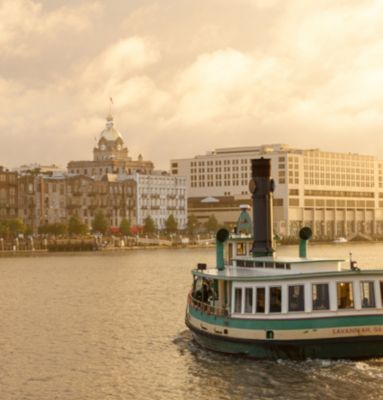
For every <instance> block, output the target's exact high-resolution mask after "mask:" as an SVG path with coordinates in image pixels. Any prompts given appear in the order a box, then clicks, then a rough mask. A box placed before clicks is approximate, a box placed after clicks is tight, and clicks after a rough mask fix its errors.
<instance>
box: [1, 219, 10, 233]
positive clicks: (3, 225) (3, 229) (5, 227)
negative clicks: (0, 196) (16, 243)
mask: <svg viewBox="0 0 383 400" xmlns="http://www.w3.org/2000/svg"><path fill="white" fill-rule="evenodd" d="M8 233H9V229H8V226H7V225H6V224H5V222H4V221H0V237H6V236H7V235H8Z"/></svg>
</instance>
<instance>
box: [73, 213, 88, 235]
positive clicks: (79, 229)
mask: <svg viewBox="0 0 383 400" xmlns="http://www.w3.org/2000/svg"><path fill="white" fill-rule="evenodd" d="M87 232H88V225H86V224H84V223H83V222H82V221H81V219H80V218H79V217H77V216H76V215H74V216H72V217H70V219H69V222H68V233H69V234H70V235H84V234H85V233H87Z"/></svg>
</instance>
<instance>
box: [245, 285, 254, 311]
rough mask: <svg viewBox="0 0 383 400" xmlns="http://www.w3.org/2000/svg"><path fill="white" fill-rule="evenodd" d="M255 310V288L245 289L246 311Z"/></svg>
mask: <svg viewBox="0 0 383 400" xmlns="http://www.w3.org/2000/svg"><path fill="white" fill-rule="evenodd" d="M252 312H253V288H246V289H245V313H247V314H249V313H252Z"/></svg>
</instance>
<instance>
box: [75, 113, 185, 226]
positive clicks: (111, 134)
mask: <svg viewBox="0 0 383 400" xmlns="http://www.w3.org/2000/svg"><path fill="white" fill-rule="evenodd" d="M68 173H69V176H73V177H75V176H82V177H87V178H89V179H91V180H94V181H97V182H99V184H98V185H99V186H100V187H101V186H102V185H104V184H105V183H107V184H108V187H107V188H106V189H100V190H107V191H108V193H109V197H108V198H107V199H106V198H105V199H101V198H100V199H99V200H98V202H97V206H92V207H93V208H94V209H96V208H97V207H98V208H102V209H103V210H105V212H106V213H107V215H108V217H109V218H110V221H111V224H112V225H113V226H119V224H120V222H121V219H122V218H128V219H129V220H130V221H131V224H132V225H139V226H142V225H143V223H144V220H145V218H146V217H147V216H151V217H152V218H153V220H154V222H155V224H156V227H157V228H158V229H164V227H165V221H166V220H167V218H168V217H169V216H170V214H173V216H174V218H175V219H176V221H177V223H178V228H179V229H184V228H185V227H186V220H187V199H186V180H185V178H183V177H180V176H177V177H175V176H173V175H170V174H169V173H166V172H164V171H155V170H154V165H153V163H152V162H151V161H145V160H143V157H142V155H141V154H140V155H139V156H138V159H137V160H133V159H132V158H131V157H129V154H128V149H127V147H126V146H125V142H124V139H123V136H122V135H121V133H120V132H119V131H118V130H117V128H116V127H115V126H114V120H113V117H112V116H111V115H109V116H108V117H107V121H106V126H105V129H104V130H103V131H102V132H101V134H100V136H99V140H98V143H97V146H96V147H95V148H94V149H93V160H92V161H71V162H70V163H69V164H68ZM96 186H97V184H96ZM133 186H134V187H133ZM133 193H134V202H133V201H132V199H131V197H130V196H131V195H133ZM127 196H128V197H127ZM84 201H85V200H84ZM75 203H76V202H75V201H74V204H75ZM92 204H94V202H92ZM101 204H102V205H103V206H102V207H101ZM71 207H72V208H73V207H74V206H71ZM79 212H80V215H81V216H82V217H83V219H84V221H85V222H86V221H90V220H91V219H92V218H93V216H94V212H95V211H93V210H87V209H85V208H84V209H83V210H82V211H80V210H79ZM88 223H89V222H88Z"/></svg>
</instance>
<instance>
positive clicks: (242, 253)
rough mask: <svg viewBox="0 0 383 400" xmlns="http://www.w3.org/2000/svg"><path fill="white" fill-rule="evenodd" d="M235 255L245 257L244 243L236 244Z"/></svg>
mask: <svg viewBox="0 0 383 400" xmlns="http://www.w3.org/2000/svg"><path fill="white" fill-rule="evenodd" d="M237 255H238V256H245V255H246V246H245V243H237Z"/></svg>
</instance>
